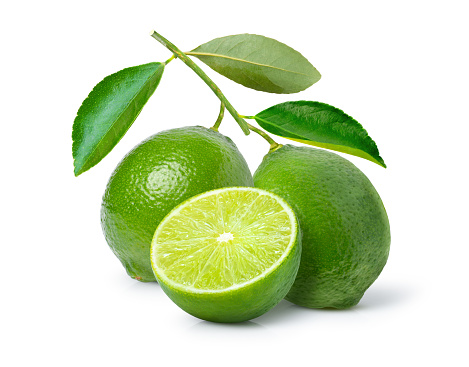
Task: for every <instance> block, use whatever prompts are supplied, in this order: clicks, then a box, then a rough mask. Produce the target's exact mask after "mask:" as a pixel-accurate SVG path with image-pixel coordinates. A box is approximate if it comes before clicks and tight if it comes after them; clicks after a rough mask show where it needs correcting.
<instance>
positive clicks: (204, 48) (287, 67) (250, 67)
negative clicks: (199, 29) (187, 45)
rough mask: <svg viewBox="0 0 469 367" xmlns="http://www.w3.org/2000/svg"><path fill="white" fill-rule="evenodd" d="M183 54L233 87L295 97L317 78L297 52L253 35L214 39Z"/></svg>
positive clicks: (313, 70)
mask: <svg viewBox="0 0 469 367" xmlns="http://www.w3.org/2000/svg"><path fill="white" fill-rule="evenodd" d="M186 54H187V55H192V56H195V57H197V58H198V59H200V60H201V61H202V62H204V63H205V64H207V65H208V66H210V67H211V68H212V69H213V70H215V71H217V72H218V73H220V74H222V75H224V76H226V77H227V78H229V79H231V80H233V81H235V82H236V83H239V84H242V85H244V86H245V87H248V88H252V89H255V90H260V91H263V92H270V93H296V92H300V91H302V90H304V89H306V88H308V87H310V86H311V85H313V84H314V83H316V82H317V81H318V80H319V79H320V78H321V74H319V72H318V71H317V70H316V68H315V67H314V66H313V65H311V64H310V62H309V61H308V60H307V59H306V58H305V57H304V56H303V55H301V54H300V53H299V52H298V51H295V50H294V49H292V48H291V47H289V46H287V45H285V44H283V43H281V42H279V41H276V40H274V39H272V38H267V37H264V36H258V35H255V34H237V35H234V36H227V37H221V38H216V39H214V40H212V41H210V42H207V43H204V44H203V45H201V46H199V47H197V48H195V49H194V50H192V51H190V52H187V53H186Z"/></svg>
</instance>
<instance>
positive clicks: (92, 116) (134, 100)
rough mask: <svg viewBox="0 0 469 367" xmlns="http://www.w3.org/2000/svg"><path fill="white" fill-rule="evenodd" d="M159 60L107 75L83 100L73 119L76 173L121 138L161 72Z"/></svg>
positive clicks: (101, 156)
mask: <svg viewBox="0 0 469 367" xmlns="http://www.w3.org/2000/svg"><path fill="white" fill-rule="evenodd" d="M163 70H164V65H163V64H161V63H159V62H152V63H149V64H144V65H139V66H134V67H130V68H126V69H123V70H121V71H118V72H117V73H115V74H112V75H109V76H107V77H106V78H104V79H103V80H102V81H101V82H99V83H98V84H97V85H96V86H95V87H94V88H93V90H92V91H91V93H90V94H89V95H88V97H87V98H86V99H85V100H84V101H83V103H82V105H81V107H80V108H79V109H78V113H77V116H76V118H75V121H74V123H73V132H72V139H73V146H72V153H73V159H74V162H73V163H74V166H75V176H78V175H80V174H82V173H83V172H85V171H87V170H89V169H90V168H91V167H93V166H94V165H96V164H98V163H99V162H100V161H101V159H103V158H104V157H105V156H106V155H107V154H108V153H109V152H110V151H111V150H112V148H114V146H115V145H116V144H117V143H118V142H119V140H121V139H122V137H123V136H124V134H125V133H126V132H127V130H128V129H129V127H130V126H131V125H132V123H133V122H134V121H135V119H136V118H137V116H138V115H139V113H140V111H141V110H142V108H143V106H144V105H145V103H146V102H147V101H148V99H149V98H150V97H151V95H152V94H153V92H154V91H155V89H156V87H157V86H158V83H159V82H160V79H161V75H162V74H163Z"/></svg>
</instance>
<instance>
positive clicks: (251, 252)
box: [151, 187, 301, 322]
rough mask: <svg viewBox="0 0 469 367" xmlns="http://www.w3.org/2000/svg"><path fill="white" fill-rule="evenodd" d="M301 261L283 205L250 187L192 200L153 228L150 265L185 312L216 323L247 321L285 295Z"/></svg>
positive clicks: (294, 226) (295, 231)
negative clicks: (154, 229) (154, 230)
mask: <svg viewBox="0 0 469 367" xmlns="http://www.w3.org/2000/svg"><path fill="white" fill-rule="evenodd" d="M300 256H301V243H300V236H299V226H298V221H297V219H296V216H295V214H294V212H293V210H292V209H291V207H290V206H289V205H288V204H287V203H286V201H285V200H283V199H282V198H280V197H279V196H277V195H275V194H272V193H271V192H268V191H265V190H262V189H257V188H253V187H229V188H223V189H217V190H213V191H208V192H205V193H203V194H200V195H197V196H194V197H192V198H190V199H189V200H187V201H185V202H184V203H182V204H180V205H179V206H177V207H176V208H174V209H173V210H172V211H171V212H170V213H169V214H168V215H167V216H166V217H165V218H164V219H163V221H162V222H161V223H160V225H159V226H158V228H157V229H156V232H155V235H154V237H153V241H152V245H151V264H152V268H153V272H154V273H155V276H156V278H157V279H158V282H159V283H160V285H161V287H162V288H163V290H164V292H165V293H166V294H167V295H168V296H169V297H170V298H171V299H172V300H173V301H174V303H176V304H177V305H178V306H179V307H180V308H182V309H183V310H185V311H186V312H188V313H190V314H191V315H193V316H196V317H198V318H201V319H204V320H209V321H215V322H240V321H245V320H250V319H252V318H255V317H257V316H260V315H262V314H263V313H265V312H267V311H268V310H270V309H271V308H272V307H274V306H275V305H276V304H277V303H278V302H280V300H281V299H282V298H283V297H284V296H285V295H286V294H287V293H288V291H289V289H290V287H291V285H292V284H293V281H294V280H295V277H296V274H297V272H298V267H299V263H300Z"/></svg>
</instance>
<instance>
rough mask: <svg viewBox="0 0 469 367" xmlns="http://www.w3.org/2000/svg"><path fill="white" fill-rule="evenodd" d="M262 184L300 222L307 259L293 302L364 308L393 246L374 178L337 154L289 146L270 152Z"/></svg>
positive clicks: (258, 179)
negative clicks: (366, 295)
mask: <svg viewBox="0 0 469 367" xmlns="http://www.w3.org/2000/svg"><path fill="white" fill-rule="evenodd" d="M254 184H255V186H256V187H259V188H262V189H265V190H269V191H271V192H274V193H276V194H278V195H279V196H281V197H283V198H284V199H285V200H286V201H287V202H288V203H289V204H290V205H291V206H292V207H293V210H294V211H295V213H296V214H297V216H298V218H299V222H300V227H301V230H302V233H303V237H302V245H303V253H302V257H301V263H300V269H299V271H298V275H297V278H296V280H295V283H294V284H293V286H292V288H291V290H290V292H289V293H288V295H287V296H286V299H287V300H289V301H291V302H293V303H295V304H297V305H300V306H304V307H309V308H324V307H331V308H339V309H342V308H348V307H351V306H354V305H356V304H357V303H358V302H359V301H360V299H361V298H362V296H363V294H364V293H365V291H366V290H367V289H368V287H370V285H371V284H372V283H373V282H374V281H375V280H376V278H377V277H378V276H379V274H380V273H381V271H382V270H383V268H384V265H385V264H386V261H387V259H388V255H389V247H390V243H391V234H390V227H389V221H388V217H387V214H386V210H385V208H384V206H383V203H382V201H381V199H380V197H379V195H378V193H377V192H376V190H375V188H374V187H373V185H372V184H371V182H370V181H369V180H368V178H367V177H366V176H365V175H364V174H363V173H362V172H361V171H360V170H359V169H358V168H357V167H356V166H354V165H353V164H352V163H351V162H349V161H348V160H346V159H344V158H342V157H340V156H339V155H337V154H334V153H331V152H328V151H325V150H321V149H314V148H310V147H296V146H292V145H285V146H283V147H281V148H280V149H278V150H276V151H274V152H272V153H269V154H267V156H266V157H265V158H264V160H263V162H262V163H261V165H260V166H259V168H258V169H257V171H256V172H255V173H254Z"/></svg>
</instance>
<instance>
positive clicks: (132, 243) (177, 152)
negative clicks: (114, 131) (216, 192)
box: [101, 126, 253, 282]
mask: <svg viewBox="0 0 469 367" xmlns="http://www.w3.org/2000/svg"><path fill="white" fill-rule="evenodd" d="M228 186H253V181H252V176H251V172H250V171H249V167H248V165H247V163H246V161H245V160H244V158H243V156H242V155H241V153H240V152H239V150H238V149H237V147H236V145H235V144H234V143H233V142H232V141H231V139H230V138H228V137H226V136H224V135H222V134H220V133H218V132H216V131H213V130H211V129H207V128H204V127H201V126H193V127H183V128H178V129H172V130H167V131H163V132H160V133H158V134H156V135H153V136H151V137H150V138H148V139H146V140H144V141H143V142H142V143H140V144H139V145H137V146H136V147H135V148H134V149H132V150H131V151H130V152H129V153H128V154H127V155H126V156H125V157H124V158H123V159H122V161H121V162H120V163H119V164H118V166H117V167H116V169H115V170H114V172H113V174H112V175H111V178H110V179H109V182H108V184H107V187H106V191H105V193H104V196H103V202H102V206H101V225H102V228H103V232H104V235H105V237H106V241H107V243H108V244H109V246H110V247H111V249H112V251H113V252H114V254H115V255H116V256H117V257H118V258H119V260H120V261H121V262H122V264H123V265H124V267H125V269H126V270H127V273H128V274H129V276H131V277H132V278H134V279H137V280H140V281H144V282H149V281H156V279H155V276H154V275H153V271H152V268H151V262H150V245H151V240H152V238H153V234H154V233H155V229H156V227H157V226H158V224H159V223H160V222H161V220H162V219H163V218H164V217H165V215H166V214H168V213H169V212H170V211H171V209H173V208H174V207H175V206H177V205H178V204H180V203H182V202H183V201H185V200H187V199H189V198H190V197H192V196H194V195H197V194H200V193H203V192H205V191H208V190H213V189H217V188H221V187H228Z"/></svg>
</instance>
